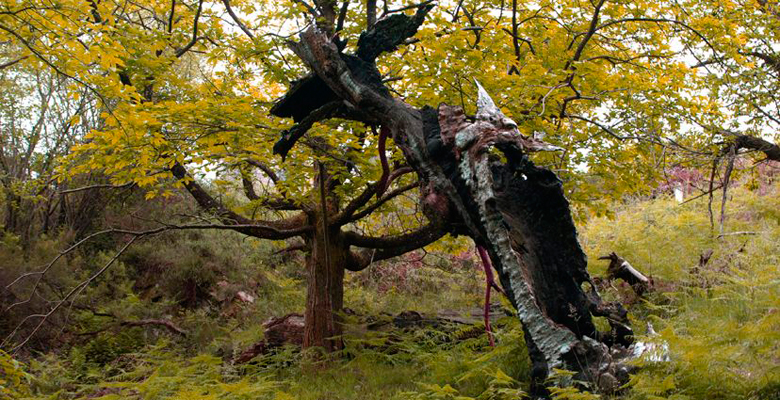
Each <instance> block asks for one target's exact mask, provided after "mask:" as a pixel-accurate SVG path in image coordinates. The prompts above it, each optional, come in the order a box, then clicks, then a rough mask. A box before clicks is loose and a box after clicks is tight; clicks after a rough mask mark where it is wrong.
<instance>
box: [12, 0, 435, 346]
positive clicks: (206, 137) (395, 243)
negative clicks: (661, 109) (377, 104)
mask: <svg viewBox="0 0 780 400" xmlns="http://www.w3.org/2000/svg"><path fill="white" fill-rule="evenodd" d="M250 6H251V5H246V7H250ZM262 9H263V10H264V11H267V12H269V13H270V15H271V16H272V17H273V16H275V15H279V16H280V17H279V18H278V21H280V22H279V23H283V22H284V21H283V20H282V19H281V17H283V16H286V15H287V13H289V12H291V11H292V12H293V16H296V15H300V14H299V13H298V12H295V11H294V10H290V9H288V8H287V7H277V6H275V5H273V4H263V5H262ZM249 10H250V8H246V9H245V10H243V11H245V12H249ZM48 11H50V10H49V7H47V6H42V7H41V8H40V9H35V10H21V11H19V12H13V15H14V16H15V19H14V22H15V24H16V25H15V26H14V27H13V28H9V29H7V30H6V33H9V34H11V35H12V36H14V37H15V38H16V39H17V40H18V41H20V42H22V44H23V45H25V46H26V48H27V51H28V52H30V53H31V54H33V55H35V56H36V57H37V58H35V59H36V60H37V61H39V62H44V63H46V64H47V65H49V66H50V67H51V68H53V69H54V71H55V72H56V73H59V74H60V75H61V76H64V77H66V78H69V79H70V80H71V81H73V82H75V83H76V84H79V85H81V86H83V87H86V88H87V89H88V90H90V91H91V92H94V93H95V95H96V96H97V97H98V98H99V99H100V100H101V101H102V103H101V109H102V113H101V119H102V121H101V122H102V123H103V124H104V125H103V126H102V127H101V128H100V129H99V130H94V131H92V132H90V133H89V134H88V135H86V140H85V141H84V143H82V144H81V145H80V146H78V147H77V148H76V151H75V153H74V154H72V155H71V157H70V164H69V165H68V167H66V168H67V171H65V170H63V172H65V173H64V176H66V177H71V176H77V175H78V174H83V173H94V172H96V171H100V173H101V174H105V175H106V176H109V177H110V180H111V183H112V185H113V186H115V187H124V186H126V185H131V184H135V185H138V186H140V187H141V188H143V189H146V190H148V192H147V196H148V197H149V198H152V197H154V196H156V195H158V194H162V195H165V196H168V195H170V194H171V192H170V188H172V187H175V186H177V185H178V186H182V187H184V188H185V189H186V190H187V191H188V192H189V193H190V194H191V195H192V196H193V198H194V199H195V200H196V201H197V202H198V204H199V205H200V206H201V207H202V208H203V209H204V210H206V211H208V212H212V213H213V214H214V216H215V217H216V219H217V220H218V221H219V222H220V223H221V224H226V225H231V226H234V228H233V229H235V230H236V231H238V232H241V233H244V234H247V235H250V236H254V237H258V238H264V239H271V240H284V239H289V238H293V237H300V238H301V239H302V243H299V244H295V245H294V246H295V247H298V248H300V249H302V250H305V251H306V252H307V254H308V256H307V271H308V277H309V279H310V285H309V300H308V301H307V308H306V310H307V311H306V321H307V325H306V333H305V339H304V345H305V346H306V347H308V346H321V347H324V348H326V349H331V350H332V349H335V348H338V347H339V340H337V339H332V338H335V337H338V336H339V334H340V329H341V328H340V326H339V325H338V324H337V323H335V318H336V317H335V314H336V313H337V312H338V311H339V310H340V309H341V307H342V304H343V289H342V287H343V282H342V281H343V276H344V269H350V270H354V271H358V270H361V269H364V268H365V267H366V266H367V265H368V264H369V263H371V262H372V261H379V260H383V259H386V258H389V257H393V256H395V255H399V254H403V253H405V252H407V251H409V250H413V249H416V248H419V247H422V246H424V245H426V244H429V243H431V242H432V241H434V240H436V239H438V238H439V237H441V236H442V234H443V231H442V230H441V229H439V226H440V225H441V223H436V224H425V223H424V222H423V221H422V217H421V216H417V217H414V215H412V217H413V218H409V216H406V215H398V214H397V215H398V218H384V220H383V221H380V222H381V223H380V224H378V225H377V224H376V221H377V220H376V219H375V220H374V222H373V223H372V222H371V221H367V222H363V223H361V222H360V220H361V219H365V218H366V217H367V216H369V215H370V214H371V213H372V212H374V211H376V210H379V209H382V210H389V211H392V210H393V207H388V204H387V203H389V202H390V201H391V200H393V199H396V198H397V197H399V196H400V195H402V194H404V193H406V192H407V191H410V190H413V189H415V188H416V187H417V186H418V185H417V183H416V179H415V178H414V177H413V176H411V175H409V172H411V170H410V169H409V168H404V167H403V163H401V162H398V161H396V162H394V165H395V166H396V169H395V170H394V171H392V172H390V171H389V170H388V169H389V166H388V165H385V166H384V169H383V168H382V166H381V165H380V162H378V161H377V160H376V157H375V155H376V154H377V153H376V151H375V150H373V148H374V147H375V143H376V142H377V140H378V138H377V137H376V135H369V134H367V133H368V128H366V127H360V126H359V125H355V124H352V125H349V124H346V125H345V124H339V123H333V124H330V125H329V126H322V127H317V128H315V129H312V130H311V131H309V132H308V133H307V130H308V129H309V128H311V125H312V123H311V122H310V121H301V122H300V123H299V124H298V125H295V126H293V127H292V128H290V129H289V130H288V131H289V132H288V133H287V134H304V135H305V136H306V137H305V140H303V142H304V143H305V144H307V148H306V149H304V150H296V151H295V152H294V153H293V154H291V155H290V156H289V157H288V161H287V162H286V163H285V164H282V163H281V159H280V158H279V157H277V156H274V155H273V154H272V152H271V150H272V146H271V143H272V142H273V140H275V138H274V137H275V136H278V132H280V131H282V127H283V125H281V124H280V123H279V122H278V121H275V120H273V119H269V118H268V116H267V115H266V114H265V111H264V110H263V109H262V108H258V107H256V106H257V104H258V102H265V104H268V102H269V100H270V99H271V98H272V96H271V95H272V94H273V90H270V94H261V93H259V92H258V88H259V87H268V88H272V87H273V82H274V81H275V80H276V79H280V78H282V77H283V75H282V72H284V71H285V70H286V69H295V68H297V67H296V66H294V65H287V64H280V65H275V64H273V63H272V62H269V60H268V58H267V55H265V54H263V52H264V48H265V49H270V48H273V47H274V46H277V45H278V43H277V42H275V41H273V40H271V41H268V42H265V43H261V42H260V41H259V40H258V39H257V37H258V36H259V35H260V33H257V32H256V30H254V29H251V30H250V28H247V27H246V25H244V23H243V22H241V20H239V18H238V17H237V16H236V14H235V12H234V11H233V9H232V8H231V6H230V4H229V3H224V4H221V5H218V8H210V7H209V6H208V5H205V4H204V3H203V2H199V3H198V4H196V5H194V6H192V7H190V6H188V5H187V4H177V3H172V4H169V3H162V2H161V3H158V4H152V5H150V7H144V6H140V5H133V6H131V7H129V8H128V7H123V8H119V7H117V8H112V7H109V6H108V5H106V4H104V5H103V6H100V5H95V4H93V5H89V4H88V5H81V4H78V5H75V4H74V8H73V9H71V12H72V14H65V15H60V16H58V18H65V20H63V21H59V20H57V22H58V26H49V25H47V24H49V21H48V20H47V18H48V17H49V16H48V14H47V12H48ZM344 12H346V10H345V11H344ZM223 17H226V18H230V19H231V21H232V23H233V24H236V25H237V27H238V28H240V30H235V31H234V32H233V33H229V32H231V29H230V28H229V26H228V25H227V24H225V23H224V22H223ZM69 18H70V19H69ZM82 18H86V22H85V20H84V19H82ZM178 21H182V22H181V23H177V22H178ZM332 22H333V23H334V24H335V23H336V20H335V19H334V20H333V21H332ZM37 24H44V25H46V26H49V27H50V28H51V29H52V31H44V32H46V33H47V34H54V33H53V32H62V33H57V34H59V35H62V36H63V37H66V38H68V37H73V38H76V39H74V40H75V41H74V42H65V43H62V42H59V43H56V44H52V43H48V42H47V40H46V37H45V36H38V35H39V33H40V32H41V30H40V27H38V26H37ZM342 24H343V19H342ZM273 28H274V27H273V26H267V27H266V29H273ZM356 29H359V28H356ZM71 30H73V31H75V32H78V33H71V32H70V31H71ZM11 31H13V32H11ZM63 31H64V32H63ZM82 32H89V33H82ZM253 32H255V33H253ZM25 33H29V35H30V36H29V37H25V36H22V35H23V34H25ZM85 39H92V40H91V41H85ZM109 47H110V49H109ZM228 48H229V50H228ZM104 50H105V51H104ZM72 51H73V52H76V54H77V56H78V57H76V58H75V60H74V58H71V57H69V56H70V55H71V52H72ZM204 51H206V53H204ZM265 51H268V52H269V53H270V50H265ZM271 56H273V57H277V58H278V60H280V61H283V60H284V56H285V55H284V53H283V52H282V53H277V54H275V55H274V54H271ZM242 61H246V62H242ZM60 64H61V65H60ZM261 66H262V67H264V69H259V68H260V67H261ZM258 129H259V130H260V131H261V132H264V133H261V134H258ZM357 131H360V132H361V133H360V134H359V135H352V137H353V138H354V139H352V140H350V141H343V140H340V137H341V136H343V132H357ZM366 149H370V150H369V151H366ZM312 160H314V161H313V162H312ZM198 164H201V170H202V171H210V170H211V171H215V173H216V174H217V175H219V176H223V177H225V178H227V180H223V181H218V182H217V191H218V192H225V191H230V190H232V189H231V188H230V187H231V185H232V182H235V181H236V180H237V179H238V180H240V181H241V183H242V187H243V192H244V194H245V195H246V197H247V201H245V202H242V203H241V204H227V205H226V204H224V202H223V200H224V199H220V198H217V197H215V196H213V195H211V194H210V193H209V190H207V189H206V188H204V186H203V185H201V184H199V183H197V182H196V181H195V180H194V178H193V177H192V176H191V175H189V174H188V172H187V169H186V168H189V167H188V166H191V165H198ZM255 171H261V172H262V176H258V175H256V174H255ZM380 171H381V172H380ZM383 174H385V175H383ZM382 176H384V178H382V181H381V182H380V183H374V182H375V181H377V180H379V179H380V177H382ZM380 188H381V190H380ZM258 189H260V190H258ZM386 189H387V190H386ZM375 195H376V196H375ZM374 197H376V199H374ZM396 211H397V208H396ZM168 222H171V221H168ZM177 222H181V221H177ZM421 225H424V226H422V227H421ZM377 228H378V229H377ZM377 233H378V235H375V234H377ZM353 246H355V247H358V248H359V249H358V250H356V251H354V252H353V251H352V250H351V247H353Z"/></svg>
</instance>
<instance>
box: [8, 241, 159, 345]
mask: <svg viewBox="0 0 780 400" xmlns="http://www.w3.org/2000/svg"><path fill="white" fill-rule="evenodd" d="M149 234H151V233H149ZM143 236H147V234H144V235H138V236H134V237H133V238H132V239H130V241H128V242H127V243H126V244H125V245H124V246H122V248H121V249H120V250H119V251H118V252H116V254H114V256H113V257H111V259H110V260H108V262H107V263H106V264H105V265H103V267H102V268H100V269H99V270H98V271H97V272H96V273H95V274H93V275H92V276H90V277H89V278H87V280H85V281H83V282H81V283H79V284H78V285H76V286H74V287H73V288H72V289H71V290H70V292H68V294H66V295H65V297H63V298H62V299H61V300H60V301H58V302H57V303H56V304H55V305H54V306H53V307H52V308H51V309H50V310H49V311H48V312H47V313H46V314H32V315H28V316H27V317H25V318H24V319H23V320H22V321H21V322H19V324H18V325H17V326H16V328H14V330H13V331H12V332H11V333H10V334H9V335H8V336H7V337H6V338H5V340H3V343H2V345H5V344H6V343H7V342H9V341H10V340H11V339H12V338H13V337H14V336H15V335H16V332H18V331H19V329H20V328H21V327H22V326H23V325H24V324H25V323H26V322H27V321H28V320H32V319H33V318H39V319H40V321H39V322H38V324H37V325H36V326H35V328H33V330H32V332H30V334H29V335H27V337H26V338H24V340H22V341H21V342H20V343H19V344H17V345H16V346H14V347H13V348H12V349H11V352H16V351H17V350H19V349H20V348H22V347H23V346H24V345H25V344H27V342H29V341H30V339H32V337H33V336H34V335H35V334H36V333H38V331H39V330H40V329H41V327H42V326H43V324H44V323H45V322H46V321H47V320H48V319H49V317H50V316H51V315H52V314H54V313H55V312H57V310H59V309H60V307H62V306H63V305H64V304H65V303H66V302H67V301H69V300H70V301H71V304H73V301H72V300H71V299H73V298H74V297H76V296H77V295H78V294H80V293H81V292H82V291H83V290H84V289H85V288H86V287H87V286H89V285H90V284H91V283H92V282H93V281H94V280H95V279H97V278H98V277H100V275H103V273H104V272H106V270H108V268H109V267H110V266H111V265H112V264H114V262H116V260H117V259H118V258H119V256H121V255H122V254H123V253H124V252H125V250H127V249H128V248H129V247H130V245H132V244H133V243H134V242H135V241H136V240H138V239H139V238H141V237H143ZM58 257H59V256H58ZM41 276H42V275H41Z"/></svg>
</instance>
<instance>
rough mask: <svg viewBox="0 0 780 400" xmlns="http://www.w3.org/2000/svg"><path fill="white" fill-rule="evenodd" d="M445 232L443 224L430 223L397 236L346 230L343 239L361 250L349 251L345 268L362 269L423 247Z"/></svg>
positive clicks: (351, 269)
mask: <svg viewBox="0 0 780 400" xmlns="http://www.w3.org/2000/svg"><path fill="white" fill-rule="evenodd" d="M446 233H447V230H446V229H445V226H444V224H442V223H430V224H428V225H425V226H423V227H422V228H420V229H418V230H416V231H413V232H410V233H407V234H403V235H397V236H388V237H381V238H375V237H368V236H363V235H360V234H358V233H355V232H346V233H345V234H344V235H345V240H346V241H347V242H348V243H350V244H352V245H354V246H358V247H364V249H363V250H361V251H357V252H355V251H353V252H351V253H350V260H349V261H348V262H347V265H346V268H347V269H348V270H350V271H355V272H356V271H362V270H364V269H366V268H367V267H368V266H369V265H371V263H372V262H374V261H381V260H386V259H389V258H393V257H397V256H400V255H403V254H406V253H408V252H410V251H412V250H416V249H419V248H421V247H425V246H427V245H429V244H431V243H433V242H435V241H437V240H439V239H440V238H441V237H442V236H444V235H445V234H446Z"/></svg>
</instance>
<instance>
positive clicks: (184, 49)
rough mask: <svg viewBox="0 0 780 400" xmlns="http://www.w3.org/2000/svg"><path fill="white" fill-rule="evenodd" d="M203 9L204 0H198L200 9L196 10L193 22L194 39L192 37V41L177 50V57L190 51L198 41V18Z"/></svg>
mask: <svg viewBox="0 0 780 400" xmlns="http://www.w3.org/2000/svg"><path fill="white" fill-rule="evenodd" d="M202 10H203V0H199V1H198V9H197V11H195V21H194V22H193V23H192V39H190V42H189V43H187V44H186V45H184V47H182V48H180V49H179V50H176V58H180V57H181V56H183V55H184V54H185V53H186V52H188V51H189V50H190V49H191V48H192V46H194V45H195V43H197V42H198V39H200V38H199V37H198V20H199V19H200V12H201V11H202ZM171 14H173V11H172V10H171Z"/></svg>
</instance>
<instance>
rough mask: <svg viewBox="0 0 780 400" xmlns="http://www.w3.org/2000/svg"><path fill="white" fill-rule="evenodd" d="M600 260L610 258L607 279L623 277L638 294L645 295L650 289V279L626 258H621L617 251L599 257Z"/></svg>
mask: <svg viewBox="0 0 780 400" xmlns="http://www.w3.org/2000/svg"><path fill="white" fill-rule="evenodd" d="M599 260H610V262H609V267H608V268H607V279H608V280H612V279H616V278H617V279H622V280H623V281H625V282H626V283H628V284H629V285H631V288H632V289H634V292H635V293H636V295H637V296H641V295H643V294H644V293H645V292H647V291H648V290H649V289H650V279H648V278H647V277H646V276H644V275H642V273H641V272H639V271H637V270H636V269H635V268H634V267H632V266H631V264H629V263H628V261H626V260H625V259H623V258H621V257H620V256H618V255H617V254H615V252H612V253H610V254H609V255H606V256H602V257H599Z"/></svg>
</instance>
